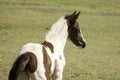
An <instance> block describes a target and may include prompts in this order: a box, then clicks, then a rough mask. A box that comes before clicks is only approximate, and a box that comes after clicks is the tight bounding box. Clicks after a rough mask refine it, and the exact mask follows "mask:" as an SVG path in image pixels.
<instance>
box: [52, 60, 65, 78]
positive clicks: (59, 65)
mask: <svg viewBox="0 0 120 80" xmlns="http://www.w3.org/2000/svg"><path fill="white" fill-rule="evenodd" d="M63 68H64V65H63V62H62V61H56V68H55V70H54V74H53V80H62V76H63Z"/></svg>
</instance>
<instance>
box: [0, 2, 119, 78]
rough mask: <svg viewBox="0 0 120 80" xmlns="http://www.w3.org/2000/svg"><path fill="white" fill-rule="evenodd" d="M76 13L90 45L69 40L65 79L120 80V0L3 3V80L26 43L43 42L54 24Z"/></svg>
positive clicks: (0, 48)
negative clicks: (81, 44)
mask: <svg viewBox="0 0 120 80" xmlns="http://www.w3.org/2000/svg"><path fill="white" fill-rule="evenodd" d="M75 10H77V11H81V15H80V17H79V19H78V21H79V23H80V25H81V29H82V32H83V35H84V37H85V39H86V43H87V46H86V48H85V49H79V48H77V47H76V46H74V45H73V44H72V43H71V42H70V41H69V40H68V42H67V44H66V47H65V57H66V62H67V64H66V67H65V69H64V74H63V80H120V0H19V1H18V0H0V80H7V78H8V73H9V70H10V68H11V66H12V64H13V61H14V60H15V59H16V57H17V55H18V52H19V50H20V49H21V47H22V46H23V45H24V44H25V43H28V42H36V43H41V42H43V41H44V37H45V34H46V33H47V32H48V31H49V29H50V27H51V25H52V24H53V23H54V22H55V21H56V20H57V19H59V18H60V17H61V16H63V15H65V14H68V13H72V12H73V11H75Z"/></svg>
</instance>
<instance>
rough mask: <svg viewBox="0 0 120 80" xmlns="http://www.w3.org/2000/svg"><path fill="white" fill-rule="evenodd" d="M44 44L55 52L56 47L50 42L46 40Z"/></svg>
mask: <svg viewBox="0 0 120 80" xmlns="http://www.w3.org/2000/svg"><path fill="white" fill-rule="evenodd" d="M42 45H44V46H45V47H48V48H49V49H50V50H51V52H52V53H54V47H53V45H52V44H51V43H50V42H47V41H44V42H43V43H42Z"/></svg>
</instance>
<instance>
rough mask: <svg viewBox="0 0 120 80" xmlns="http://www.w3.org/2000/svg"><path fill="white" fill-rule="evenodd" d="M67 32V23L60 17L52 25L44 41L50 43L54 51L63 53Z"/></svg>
mask: <svg viewBox="0 0 120 80" xmlns="http://www.w3.org/2000/svg"><path fill="white" fill-rule="evenodd" d="M67 30H68V26H67V22H66V20H65V19H64V17H62V18H60V19H59V20H58V21H57V22H56V23H55V24H53V26H52V28H51V30H50V31H49V32H48V34H47V35H46V39H45V40H46V41H48V42H50V43H52V44H53V46H54V48H55V49H56V50H59V51H63V50H64V47H65V44H66V40H67V37H68V32H67Z"/></svg>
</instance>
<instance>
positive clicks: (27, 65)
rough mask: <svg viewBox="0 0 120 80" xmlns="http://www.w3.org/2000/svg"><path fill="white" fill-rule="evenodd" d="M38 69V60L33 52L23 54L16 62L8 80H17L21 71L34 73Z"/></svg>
mask: <svg viewBox="0 0 120 80" xmlns="http://www.w3.org/2000/svg"><path fill="white" fill-rule="evenodd" d="M36 69H37V58H36V56H35V55H34V54H33V53H32V52H26V53H24V54H21V55H20V56H19V57H18V58H17V59H16V61H15V62H14V64H13V66H12V69H11V70H10V73H9V78H8V80H17V78H18V74H19V71H28V72H30V73H34V72H35V71H36Z"/></svg>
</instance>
